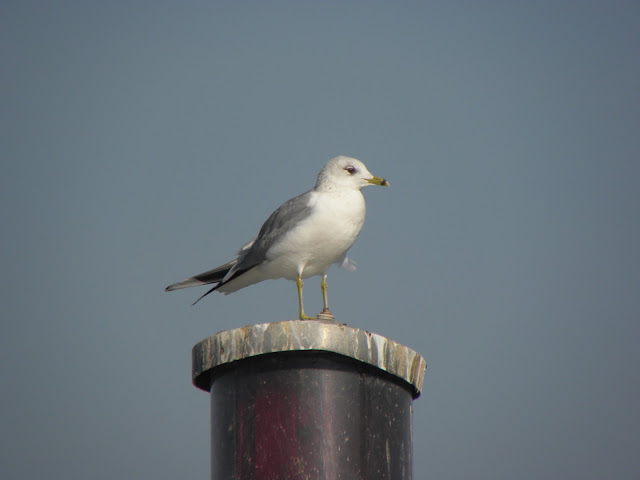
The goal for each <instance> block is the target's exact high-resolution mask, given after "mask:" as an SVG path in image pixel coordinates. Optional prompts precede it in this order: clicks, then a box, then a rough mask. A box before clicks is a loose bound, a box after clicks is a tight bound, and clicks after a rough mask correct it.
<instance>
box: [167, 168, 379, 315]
mask: <svg viewBox="0 0 640 480" xmlns="http://www.w3.org/2000/svg"><path fill="white" fill-rule="evenodd" d="M370 185H379V186H384V187H388V186H389V182H388V181H387V180H385V179H384V178H380V177H375V176H373V175H372V174H371V173H370V172H369V170H367V167H366V166H365V165H364V163H362V162H361V161H360V160H356V159H355V158H351V157H345V156H338V157H335V158H333V159H331V160H329V161H328V162H327V163H326V164H325V165H324V167H323V168H322V170H320V173H319V174H318V179H317V181H316V184H315V186H314V187H313V188H312V189H311V190H309V191H307V192H305V193H303V194H301V195H298V196H297V197H294V198H292V199H291V200H289V201H287V202H285V203H284V204H282V205H281V206H280V207H278V208H277V209H276V211H274V212H273V213H272V214H271V215H270V216H269V218H267V221H266V222H264V224H263V225H262V228H261V229H260V232H259V233H258V235H257V236H256V237H255V238H254V239H253V240H252V241H250V242H249V243H247V244H246V245H244V246H243V247H242V248H241V249H240V250H239V251H238V253H237V257H236V258H235V259H233V260H231V261H230V262H228V263H225V264H224V265H220V266H219V267H216V268H214V269H212V270H208V271H206V272H203V273H200V274H198V275H195V276H193V277H191V278H187V279H186V280H183V281H181V282H178V283H174V284H172V285H169V286H168V287H167V288H166V289H165V291H167V292H170V291H172V290H178V289H181V288H186V287H194V286H199V285H209V284H214V286H213V288H211V289H210V290H209V291H207V292H206V293H205V294H204V295H202V296H201V297H200V298H198V299H197V300H196V301H195V302H194V303H193V305H195V304H196V303H198V302H199V301H200V300H202V299H203V298H204V297H206V296H207V295H209V294H210V293H211V292H214V291H218V292H222V293H224V294H225V295H227V294H229V293H233V292H236V291H238V290H240V289H241V288H245V287H248V286H249V285H253V284H256V283H258V282H261V281H263V280H269V279H278V278H285V279H288V280H294V281H295V282H296V287H297V289H298V313H299V318H300V320H315V319H317V318H318V317H310V316H308V315H306V314H305V313H304V305H303V300H302V286H303V285H304V283H303V281H302V279H303V278H308V277H313V276H316V275H320V276H321V277H322V280H321V281H320V289H321V291H322V304H323V309H322V312H321V313H320V315H319V316H320V318H322V319H331V320H333V319H334V316H333V314H332V313H331V311H330V310H329V303H328V300H327V272H328V270H329V267H330V266H331V265H333V264H342V265H343V266H345V267H346V268H347V269H349V268H350V267H351V269H354V268H353V266H352V265H353V262H352V261H351V259H349V258H348V257H347V256H346V254H347V250H349V248H351V246H352V245H353V243H354V242H355V240H356V238H357V236H358V234H359V233H360V230H361V229H362V225H363V224H364V217H365V211H366V206H365V201H364V196H363V195H362V192H361V191H360V190H361V189H362V188H364V187H368V186H370Z"/></svg>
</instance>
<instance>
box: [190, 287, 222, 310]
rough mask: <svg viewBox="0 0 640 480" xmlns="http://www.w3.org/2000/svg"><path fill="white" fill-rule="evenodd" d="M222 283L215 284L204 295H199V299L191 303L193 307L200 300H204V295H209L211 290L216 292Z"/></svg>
mask: <svg viewBox="0 0 640 480" xmlns="http://www.w3.org/2000/svg"><path fill="white" fill-rule="evenodd" d="M220 285H221V284H218V285H216V286H215V287H213V288H212V289H211V290H209V291H208V292H207V293H205V294H204V295H202V296H200V297H198V299H197V300H196V301H195V302H193V303H192V304H191V306H192V307H193V306H194V305H195V304H196V303H198V302H199V301H200V300H202V299H203V298H204V297H206V296H207V295H209V294H210V293H211V292H215V291H216V290H217V289H218V287H219V286H220Z"/></svg>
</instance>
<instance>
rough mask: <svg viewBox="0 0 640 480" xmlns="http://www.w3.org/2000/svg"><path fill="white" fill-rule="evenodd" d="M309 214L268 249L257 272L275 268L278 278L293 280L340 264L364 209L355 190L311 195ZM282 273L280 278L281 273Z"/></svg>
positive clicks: (354, 237) (361, 222)
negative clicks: (265, 258)
mask: <svg viewBox="0 0 640 480" xmlns="http://www.w3.org/2000/svg"><path fill="white" fill-rule="evenodd" d="M309 205H310V206H311V208H312V213H311V215H309V216H308V217H307V218H306V219H305V220H304V221H302V222H301V223H300V224H299V225H298V226H297V227H296V228H294V229H293V230H291V231H290V232H289V233H288V234H287V235H286V236H285V237H283V239H282V240H281V241H280V242H278V244H276V245H274V246H273V247H272V248H270V249H269V252H268V254H267V258H268V262H266V263H265V264H264V265H263V267H262V268H261V270H263V272H264V273H265V274H267V275H269V276H271V274H272V273H271V271H272V270H275V268H276V267H277V269H278V271H279V272H280V275H277V276H278V277H284V278H289V279H295V277H296V275H297V273H298V272H299V271H301V270H302V272H303V275H302V276H303V277H310V276H313V275H319V274H322V273H325V272H326V271H327V269H328V268H329V266H330V265H332V264H333V263H336V262H339V261H342V259H343V258H344V255H345V253H346V252H347V250H348V249H349V248H350V247H351V245H353V242H355V240H356V238H357V236H358V234H359V233H360V230H361V229H362V226H363V224H364V218H365V212H366V206H365V202H364V197H363V196H362V193H360V191H359V190H352V189H348V190H340V191H334V192H312V194H311V197H310V202H309ZM283 270H284V271H286V274H285V275H282V273H281V272H282V271H283Z"/></svg>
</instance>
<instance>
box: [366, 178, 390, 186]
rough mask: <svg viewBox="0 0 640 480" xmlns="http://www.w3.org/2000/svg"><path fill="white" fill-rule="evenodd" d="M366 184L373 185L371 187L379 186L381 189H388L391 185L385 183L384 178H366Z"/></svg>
mask: <svg viewBox="0 0 640 480" xmlns="http://www.w3.org/2000/svg"><path fill="white" fill-rule="evenodd" d="M367 182H369V183H371V184H373V185H380V186H381V187H390V186H391V185H390V184H389V182H387V181H386V180H385V179H384V178H380V177H372V178H367Z"/></svg>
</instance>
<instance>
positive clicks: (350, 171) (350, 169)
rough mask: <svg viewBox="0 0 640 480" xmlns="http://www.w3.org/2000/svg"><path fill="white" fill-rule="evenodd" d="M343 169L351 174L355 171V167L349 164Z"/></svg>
mask: <svg viewBox="0 0 640 480" xmlns="http://www.w3.org/2000/svg"><path fill="white" fill-rule="evenodd" d="M345 170H346V171H347V172H349V175H353V174H354V173H356V168H355V167H352V166H351V165H349V166H348V167H346V168H345Z"/></svg>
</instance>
